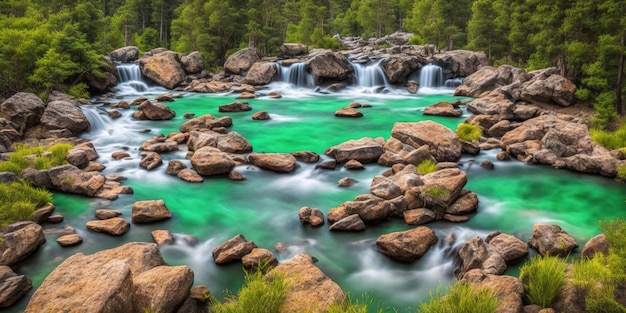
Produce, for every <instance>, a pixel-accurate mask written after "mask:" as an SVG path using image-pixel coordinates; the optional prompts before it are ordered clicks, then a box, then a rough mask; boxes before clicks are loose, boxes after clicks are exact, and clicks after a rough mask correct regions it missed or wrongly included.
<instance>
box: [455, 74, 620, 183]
mask: <svg viewBox="0 0 626 313" xmlns="http://www.w3.org/2000/svg"><path fill="white" fill-rule="evenodd" d="M575 90H576V86H575V85H574V84H573V83H572V82H571V81H569V80H568V79H567V78H565V77H563V76H561V75H559V74H557V73H556V69H555V68H548V69H543V70H537V71H533V72H525V71H524V70H522V69H519V68H515V67H512V66H509V65H502V66H500V67H498V68H493V67H490V66H485V67H483V68H481V69H480V70H478V71H477V72H476V73H474V74H472V75H470V76H468V77H467V78H466V79H465V80H464V82H463V84H462V85H461V86H459V87H458V88H457V89H456V92H455V95H458V96H471V97H475V99H473V100H472V101H470V102H468V103H467V109H468V110H469V111H470V112H472V113H473V114H474V115H473V116H471V117H469V118H468V119H467V120H466V122H468V123H471V124H474V125H477V126H479V127H480V128H481V129H482V130H483V134H484V135H485V138H484V139H483V140H481V141H482V142H481V147H482V148H483V149H488V148H501V149H502V152H500V153H499V154H498V158H499V159H501V160H503V159H508V158H510V157H514V158H517V159H518V160H521V161H524V162H530V163H539V164H547V165H551V166H553V167H556V168H566V169H570V170H574V171H578V172H583V173H592V174H600V175H603V176H607V177H615V176H616V173H617V167H619V166H620V165H621V164H624V163H625V161H624V160H623V155H622V154H620V153H617V152H616V151H609V150H607V149H605V148H604V147H602V146H601V145H599V144H597V143H595V142H594V141H593V140H592V139H591V136H590V134H589V128H588V125H587V123H588V122H587V120H586V119H585V118H581V117H577V116H573V115H567V114H560V113H556V112H555V111H554V110H552V109H553V108H555V107H567V106H572V105H574V102H575V96H574V93H575ZM620 158H621V159H620Z"/></svg>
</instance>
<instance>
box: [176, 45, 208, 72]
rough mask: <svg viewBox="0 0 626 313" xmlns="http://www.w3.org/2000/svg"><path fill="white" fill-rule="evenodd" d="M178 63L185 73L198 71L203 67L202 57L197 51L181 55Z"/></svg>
mask: <svg viewBox="0 0 626 313" xmlns="http://www.w3.org/2000/svg"><path fill="white" fill-rule="evenodd" d="M180 63H181V64H182V66H183V70H185V73H187V74H196V73H200V72H202V70H203V69H204V58H203V57H202V55H201V54H200V52H198V51H194V52H192V53H190V54H188V55H185V56H183V57H182V58H180Z"/></svg>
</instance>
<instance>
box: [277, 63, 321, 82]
mask: <svg viewBox="0 0 626 313" xmlns="http://www.w3.org/2000/svg"><path fill="white" fill-rule="evenodd" d="M278 73H279V74H278V78H277V80H278V81H281V82H284V83H289V84H291V85H293V86H294V87H297V88H313V87H315V82H314V81H313V75H311V73H309V72H307V70H306V63H305V62H298V63H293V64H291V65H283V64H282V63H278Z"/></svg>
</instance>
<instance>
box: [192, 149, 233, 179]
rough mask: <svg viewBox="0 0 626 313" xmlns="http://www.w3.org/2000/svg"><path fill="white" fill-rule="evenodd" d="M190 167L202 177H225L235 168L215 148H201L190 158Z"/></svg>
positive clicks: (229, 160) (225, 155)
mask: <svg viewBox="0 0 626 313" xmlns="http://www.w3.org/2000/svg"><path fill="white" fill-rule="evenodd" d="M191 165H192V166H193V168H194V169H195V170H196V172H198V174H200V175H202V176H218V175H226V174H228V173H229V172H230V171H232V169H233V168H234V167H235V162H234V161H233V160H232V159H231V158H230V156H229V155H228V154H226V153H224V152H222V151H220V150H219V149H217V148H213V147H209V146H207V147H202V148H200V149H198V150H197V151H195V153H194V154H193V156H192V157H191Z"/></svg>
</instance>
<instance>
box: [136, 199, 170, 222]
mask: <svg viewBox="0 0 626 313" xmlns="http://www.w3.org/2000/svg"><path fill="white" fill-rule="evenodd" d="M132 210H133V213H132V214H133V217H132V219H133V224H145V223H154V222H158V221H162V220H165V219H170V218H172V213H171V212H170V210H169V209H168V208H167V207H166V206H165V202H164V201H163V200H144V201H137V202H135V203H133V207H132Z"/></svg>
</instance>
